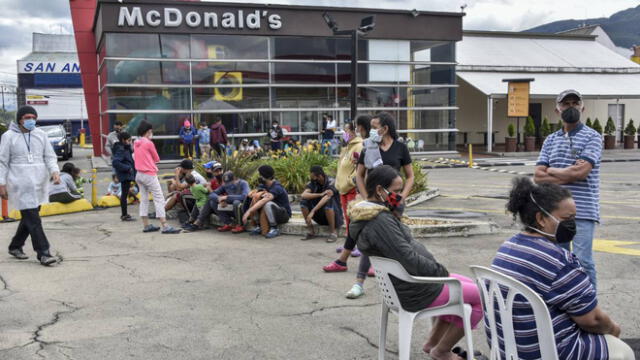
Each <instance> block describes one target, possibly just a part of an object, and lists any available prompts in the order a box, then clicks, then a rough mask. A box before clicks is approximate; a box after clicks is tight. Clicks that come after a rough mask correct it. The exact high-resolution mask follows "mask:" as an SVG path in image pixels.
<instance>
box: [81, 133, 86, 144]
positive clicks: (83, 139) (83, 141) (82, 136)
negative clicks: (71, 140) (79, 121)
mask: <svg viewBox="0 0 640 360" xmlns="http://www.w3.org/2000/svg"><path fill="white" fill-rule="evenodd" d="M84 137H85V135H84V133H82V132H81V133H80V147H84V144H85V141H86V140H85V138H84Z"/></svg>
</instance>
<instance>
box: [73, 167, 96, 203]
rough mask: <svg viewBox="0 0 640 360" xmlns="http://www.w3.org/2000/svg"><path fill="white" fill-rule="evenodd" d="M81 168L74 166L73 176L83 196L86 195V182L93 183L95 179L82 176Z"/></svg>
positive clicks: (77, 188)
mask: <svg viewBox="0 0 640 360" xmlns="http://www.w3.org/2000/svg"><path fill="white" fill-rule="evenodd" d="M80 171H81V170H80V168H77V167H74V168H73V172H72V173H71V176H72V177H73V181H74V182H75V184H76V190H77V191H78V193H79V194H80V195H82V196H84V184H91V183H92V182H93V181H92V180H91V179H87V178H85V177H82V176H80Z"/></svg>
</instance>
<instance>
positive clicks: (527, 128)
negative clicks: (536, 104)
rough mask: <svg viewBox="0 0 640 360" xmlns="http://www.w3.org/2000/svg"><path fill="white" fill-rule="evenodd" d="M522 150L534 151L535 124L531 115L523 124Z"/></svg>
mask: <svg viewBox="0 0 640 360" xmlns="http://www.w3.org/2000/svg"><path fill="white" fill-rule="evenodd" d="M524 151H536V125H535V124H534V122H533V118H532V117H531V116H529V117H528V118H527V123H526V124H525V125H524Z"/></svg>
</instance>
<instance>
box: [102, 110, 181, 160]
mask: <svg viewBox="0 0 640 360" xmlns="http://www.w3.org/2000/svg"><path fill="white" fill-rule="evenodd" d="M190 118H191V117H190V115H189V114H188V113H187V112H185V113H182V114H168V113H164V114H138V113H135V112H131V113H126V114H109V122H110V124H109V129H113V124H114V123H115V122H116V121H120V122H122V123H123V124H124V125H125V126H124V130H125V131H127V132H128V133H129V134H133V135H137V133H138V132H137V130H138V126H140V123H141V122H142V121H143V120H144V121H147V122H149V123H151V125H153V134H154V135H161V136H162V135H178V132H179V131H180V128H181V127H182V124H183V123H184V121H185V120H187V119H190ZM158 152H160V149H158ZM160 157H161V158H163V157H162V155H160Z"/></svg>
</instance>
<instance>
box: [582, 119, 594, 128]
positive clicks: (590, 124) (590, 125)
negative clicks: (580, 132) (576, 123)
mask: <svg viewBox="0 0 640 360" xmlns="http://www.w3.org/2000/svg"><path fill="white" fill-rule="evenodd" d="M584 124H585V125H587V127H590V128H592V129H593V124H592V123H591V118H590V117H588V118H587V122H585V123H584Z"/></svg>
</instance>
